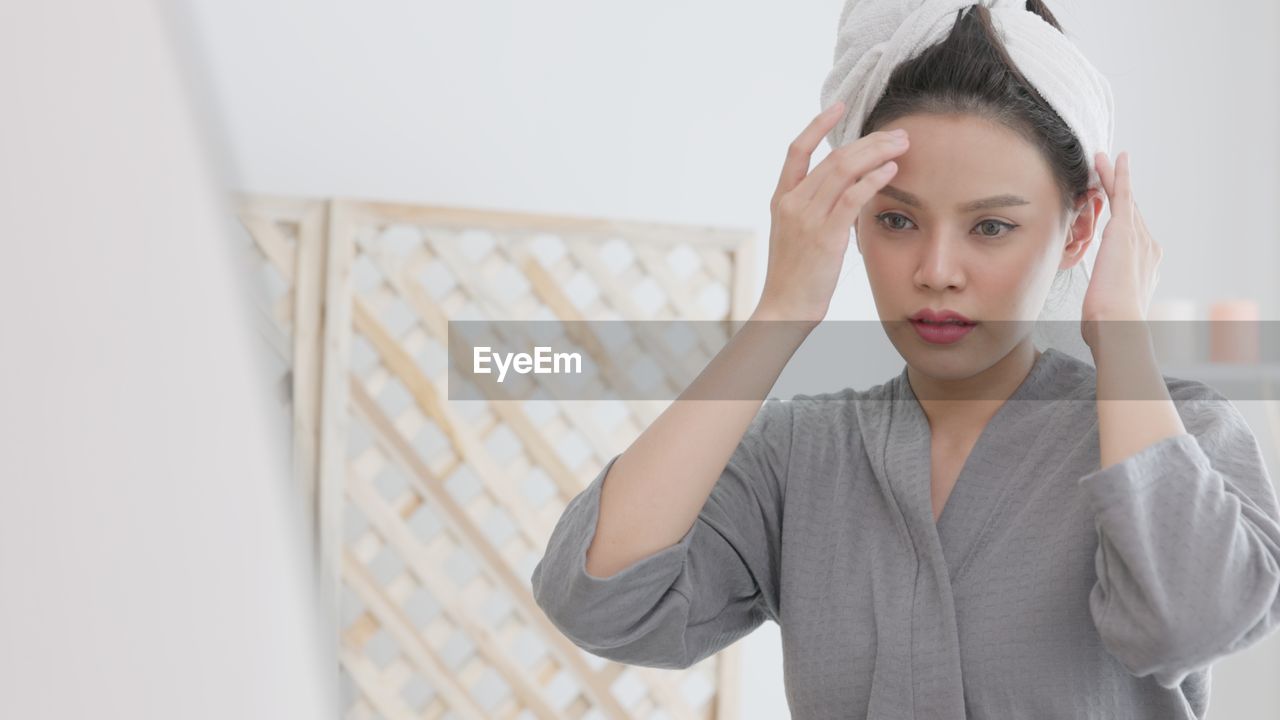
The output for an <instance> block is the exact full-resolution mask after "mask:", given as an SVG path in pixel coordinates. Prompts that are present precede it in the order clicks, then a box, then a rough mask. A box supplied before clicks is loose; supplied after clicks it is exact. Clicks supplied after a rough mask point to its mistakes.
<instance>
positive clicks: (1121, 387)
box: [1091, 321, 1187, 468]
mask: <svg viewBox="0 0 1280 720" xmlns="http://www.w3.org/2000/svg"><path fill="white" fill-rule="evenodd" d="M1091 349H1092V351H1093V359H1094V365H1095V366H1096V367H1097V373H1098V374H1097V383H1098V388H1097V390H1098V400H1097V403H1098V443H1099V449H1100V453H1101V465H1100V467H1103V468H1106V467H1110V466H1111V465H1113V464H1115V463H1118V462H1120V461H1122V460H1124V459H1125V458H1127V457H1130V456H1132V455H1134V454H1136V453H1137V452H1138V451H1140V450H1142V449H1143V448H1146V447H1148V446H1150V445H1152V444H1154V443H1156V442H1159V441H1160V440H1163V439H1165V438H1169V437H1173V436H1175V435H1181V434H1184V433H1186V432H1187V430H1186V428H1185V427H1184V426H1183V423H1182V418H1181V417H1180V416H1179V415H1178V409H1177V407H1175V406H1174V404H1173V400H1172V398H1170V397H1169V390H1168V388H1167V387H1166V385H1165V381H1164V378H1163V377H1162V376H1161V374H1160V368H1159V366H1158V364H1157V362H1156V356H1155V348H1154V347H1153V345H1152V342H1151V334H1150V330H1149V328H1147V326H1146V324H1145V323H1143V322H1138V321H1115V322H1105V321H1104V322H1100V323H1099V326H1098V330H1097V335H1096V336H1095V339H1094V341H1093V343H1092V345H1091Z"/></svg>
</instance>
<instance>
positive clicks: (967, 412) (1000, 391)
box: [907, 338, 1042, 430]
mask: <svg viewBox="0 0 1280 720" xmlns="http://www.w3.org/2000/svg"><path fill="white" fill-rule="evenodd" d="M1041 354H1042V353H1040V351H1038V350H1036V347H1035V345H1034V344H1033V343H1032V342H1031V340H1030V339H1029V338H1024V339H1023V340H1022V341H1021V342H1019V343H1018V344H1017V345H1016V346H1014V348H1013V350H1010V351H1009V353H1008V354H1007V355H1005V356H1004V357H1003V358H1001V359H1000V360H998V361H997V362H996V363H995V364H994V365H992V366H991V367H989V368H986V369H985V370H982V371H981V372H978V373H976V374H974V375H970V376H969V377H965V378H958V379H947V378H936V377H931V376H929V375H926V374H925V373H923V372H921V371H918V370H916V369H915V368H914V367H912V366H910V365H908V366H907V379H908V380H909V381H910V383H911V389H912V391H913V392H914V393H915V395H916V399H917V401H918V402H919V403H920V407H921V408H922V409H923V410H924V414H925V417H926V418H928V420H929V426H930V427H931V428H934V429H935V430H936V429H940V428H944V429H945V428H957V429H963V428H970V429H976V430H980V429H981V428H982V427H983V426H985V425H986V421H987V420H989V419H990V418H991V416H992V415H995V413H996V411H997V410H999V409H1000V406H1001V405H1003V404H1004V402H1005V400H1007V399H1008V398H1009V396H1010V395H1013V393H1014V391H1016V390H1017V389H1018V386H1019V385H1021V384H1022V381H1023V380H1026V378H1027V375H1028V374H1029V373H1030V372H1031V368H1032V367H1033V366H1034V365H1035V363H1036V360H1037V359H1039V357H1040V355H1041ZM925 398H927V399H925Z"/></svg>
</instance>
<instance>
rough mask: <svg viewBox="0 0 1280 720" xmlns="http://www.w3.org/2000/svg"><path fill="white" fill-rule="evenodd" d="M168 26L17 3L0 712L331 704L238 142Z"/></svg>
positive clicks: (0, 152) (236, 710)
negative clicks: (224, 148) (209, 124)
mask: <svg viewBox="0 0 1280 720" xmlns="http://www.w3.org/2000/svg"><path fill="white" fill-rule="evenodd" d="M169 21H170V18H169V16H168V15H167V11H165V9H164V6H162V5H160V4H153V3H152V2H147V1H143V0H122V1H121V2H112V3H94V2H62V1H56V0H50V1H48V2H37V3H8V4H6V6H5V9H4V10H3V12H0V92H3V98H4V99H3V103H4V111H3V112H0V232H2V233H3V243H4V246H3V247H4V255H3V258H2V259H0V338H3V340H2V342H3V348H4V351H3V355H0V358H2V359H0V577H2V578H3V580H2V581H0V583H2V584H3V589H2V590H0V717H3V718H41V719H42V720H44V719H48V718H57V719H62V718H66V719H68V720H70V719H72V718H75V719H76V720H81V719H83V718H107V719H109V720H115V719H116V718H121V719H123V718H128V719H129V720H151V719H155V720H161V719H163V720H174V719H175V718H183V719H184V720H185V719H188V718H209V719H210V720H213V719H215V718H216V719H217V720H230V719H232V718H234V719H235V720H245V719H248V718H264V719H265V718H270V719H271V720H281V719H284V718H299V719H303V718H305V719H306V720H316V719H317V718H331V717H336V714H335V713H334V712H333V710H332V708H333V707H335V705H334V704H332V703H331V700H330V699H331V696H333V695H336V690H335V688H334V682H332V680H331V679H332V678H336V677H337V672H336V667H337V666H336V660H335V659H334V658H333V657H332V655H331V654H329V649H330V648H329V642H328V641H327V640H326V634H327V633H328V630H327V628H326V627H325V625H324V623H323V621H322V620H321V615H322V613H321V611H320V608H319V607H317V606H316V604H315V603H316V600H315V597H316V594H315V593H314V592H313V588H312V578H311V576H310V573H311V565H310V559H309V554H308V553H309V549H308V547H307V543H306V542H305V540H304V537H305V531H304V526H303V525H302V517H301V514H300V513H301V507H300V505H301V504H302V503H301V501H300V500H299V499H298V498H296V497H294V496H293V495H292V494H291V492H290V490H291V485H290V482H289V479H288V473H287V471H286V460H285V457H284V456H283V453H284V452H285V449H286V447H287V439H286V438H285V437H283V436H282V435H281V433H280V431H279V429H278V428H276V426H275V424H274V423H273V421H272V418H274V417H275V415H274V413H275V412H276V410H275V409H274V408H273V407H272V405H271V399H270V398H271V397H272V395H271V389H270V388H269V387H268V386H267V382H266V377H265V374H264V370H265V363H264V362H263V360H262V359H261V358H259V357H258V356H257V353H260V352H263V351H264V350H265V345H261V344H260V342H259V341H258V340H257V338H256V337H255V336H254V335H253V334H252V332H253V331H252V327H253V326H252V325H251V323H250V321H249V315H248V314H247V312H248V311H247V307H248V305H247V300H246V298H245V294H246V293H245V291H244V288H243V286H242V283H244V282H245V279H244V278H243V277H241V276H239V275H238V274H237V271H235V270H233V264H232V259H231V254H230V249H231V243H230V241H229V239H228V238H229V235H228V230H229V227H230V225H229V223H230V222H231V219H230V217H231V216H230V215H229V213H227V212H226V210H225V209H224V207H223V205H222V203H223V202H224V195H223V188H222V186H221V178H220V177H219V176H218V174H217V173H216V172H215V168H214V166H215V165H216V164H217V163H218V159H219V155H218V153H219V152H221V149H215V150H214V151H213V152H210V151H209V150H208V149H206V147H205V145H204V141H205V139H206V138H205V135H204V131H203V129H202V122H203V121H204V120H205V118H203V117H202V114H203V113H204V112H206V111H207V108H205V107H203V106H202V105H201V103H202V102H203V100H202V98H201V96H200V94H199V92H198V90H197V88H198V85H195V84H193V83H192V82H191V79H190V78H189V77H187V76H186V75H185V74H184V72H185V71H187V70H190V68H189V67H187V66H184V65H182V63H183V62H184V61H185V60H186V58H187V57H188V56H189V55H191V53H190V50H189V48H187V47H186V46H184V45H183V43H184V42H185V38H182V37H177V36H171V33H173V32H174V30H175V26H173V25H170V24H169ZM331 668H332V669H333V671H332V672H331V671H330V669H331Z"/></svg>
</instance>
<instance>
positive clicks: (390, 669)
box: [236, 195, 753, 720]
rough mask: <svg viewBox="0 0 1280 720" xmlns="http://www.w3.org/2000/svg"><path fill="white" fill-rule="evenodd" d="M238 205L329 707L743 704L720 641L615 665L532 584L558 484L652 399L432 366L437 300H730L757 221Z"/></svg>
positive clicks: (726, 310)
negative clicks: (314, 568)
mask: <svg viewBox="0 0 1280 720" xmlns="http://www.w3.org/2000/svg"><path fill="white" fill-rule="evenodd" d="M236 201H237V212H238V214H239V218H240V221H241V223H242V226H243V228H244V229H245V230H247V232H248V236H249V237H250V239H251V240H252V242H251V243H250V244H249V245H250V246H251V247H252V248H254V249H255V250H256V252H257V253H258V255H259V257H258V259H259V262H260V266H261V267H262V269H263V272H264V275H265V279H266V280H265V283H264V285H265V292H264V294H263V295H262V296H261V297H260V302H259V305H260V307H261V310H262V314H263V317H264V318H269V321H268V322H266V323H263V327H262V330H263V332H264V334H265V336H266V337H267V338H268V340H269V341H270V342H271V345H272V347H274V348H275V349H276V351H277V355H278V357H279V358H280V363H281V364H280V370H281V387H282V388H283V389H285V390H286V393H285V395H286V397H287V399H288V400H290V401H291V402H290V404H289V405H288V407H289V409H290V411H291V412H290V416H291V418H292V428H291V431H292V437H293V467H294V470H295V475H294V477H295V481H296V482H297V483H298V484H299V486H300V489H301V490H303V495H302V496H303V497H305V498H307V500H308V502H310V503H311V504H312V505H311V509H312V511H313V514H314V517H315V520H316V525H315V533H316V537H315V544H316V548H317V562H318V565H319V571H320V577H321V578H322V579H323V581H324V582H323V585H324V587H322V588H321V592H322V594H323V595H324V599H325V602H326V605H327V607H329V608H330V612H331V613H332V619H333V623H334V628H335V632H334V642H335V643H336V650H337V654H338V657H339V659H340V662H339V666H340V667H339V668H338V676H337V678H336V679H337V681H338V682H339V683H340V684H341V686H342V703H343V707H344V713H345V717H348V718H388V719H390V720H398V719H399V718H436V717H460V718H513V717H519V718H526V717H528V718H532V717H539V718H580V717H610V718H651V717H653V718H657V717H663V718H677V719H685V718H689V719H691V718H699V719H704V718H718V719H724V718H733V717H736V716H737V712H736V708H735V707H734V706H733V698H734V697H735V694H736V687H737V686H736V680H735V678H736V675H737V665H736V660H737V653H738V647H737V646H736V645H734V646H730V647H729V648H727V649H726V650H724V651H722V652H720V653H718V654H717V655H715V656H712V657H710V658H707V659H706V660H704V661H703V662H701V663H699V664H697V665H696V666H694V667H692V668H690V669H688V670H684V671H670V670H659V669H653V668H641V667H633V666H628V665H622V664H618V663H613V662H610V661H607V660H604V659H601V658H598V657H596V656H593V655H590V654H589V653H586V652H584V651H582V650H580V649H578V648H577V647H576V646H574V645H573V644H572V643H571V642H570V641H569V640H568V639H566V638H565V637H563V636H562V635H561V634H560V633H559V632H558V631H557V630H556V629H555V627H554V626H553V625H551V623H550V621H549V620H548V619H547V618H546V617H545V615H544V614H543V613H542V611H541V609H540V608H538V607H537V605H535V604H534V601H533V597H532V593H531V590H530V586H529V576H530V574H531V573H532V571H533V566H534V564H535V563H536V562H537V560H538V558H539V557H540V556H541V553H542V551H543V549H544V548H545V545H546V541H547V538H548V537H549V535H550V533H551V529H552V527H553V525H554V524H555V521H556V519H557V518H558V517H559V515H560V513H561V512H562V511H563V509H564V506H565V504H566V503H567V502H568V500H569V499H570V498H572V497H573V496H574V495H575V494H577V493H578V492H579V491H580V490H581V489H582V488H583V487H584V486H585V484H586V483H587V482H588V481H590V480H591V478H592V477H594V475H595V474H596V473H597V472H599V470H600V468H601V467H602V465H603V463H604V462H605V461H606V460H607V459H608V458H609V457H610V456H611V455H613V454H615V453H617V452H620V451H621V450H622V449H624V448H625V447H626V446H627V445H628V444H629V443H630V442H631V441H632V440H633V439H634V438H635V437H636V436H637V435H638V434H639V433H640V432H641V431H642V430H643V428H644V427H646V426H647V425H648V423H649V422H651V421H652V420H653V419H654V418H655V417H657V415H658V414H659V413H661V411H662V410H663V408H664V407H665V406H666V404H667V402H666V401H629V400H623V401H617V402H608V401H603V400H601V401H590V402H588V401H573V402H563V401H554V402H553V401H543V402H500V403H497V402H485V401H467V402H452V403H451V402H449V401H448V399H447V397H446V393H445V388H446V384H445V378H446V375H447V358H446V348H447V338H448V333H447V323H448V320H450V319H454V320H459V319H471V320H480V319H498V320H565V321H571V320H608V319H627V320H664V319H681V320H728V319H744V318H745V316H746V314H747V313H748V312H749V309H750V306H749V305H748V302H749V301H750V300H751V298H750V297H748V295H747V294H748V292H749V283H750V277H749V275H750V272H751V262H752V259H751V250H752V244H753V241H752V237H751V233H750V232H747V231H739V230H721V229H716V228H707V227H683V226H673V225H654V224H644V223H635V222H618V221H603V220H589V219H578V218H567V217H554V216H546V215H534V214H526V213H512V212H492V211H478V210H462V209H452V208H436V207H423V206H410V205H403V204H387V203H373V202H362V201H352V200H308V199H289V198H274V197H262V196H248V195H242V196H237V198H236ZM504 327H511V325H504ZM717 327H723V328H724V330H723V331H717V330H715V328H717ZM699 328H700V331H701V334H700V336H699V339H698V341H699V342H700V343H701V344H702V348H701V349H700V354H701V355H702V356H704V357H710V356H711V355H714V353H715V352H716V351H718V350H719V348H720V347H721V346H723V344H724V343H725V342H726V341H727V340H728V337H729V332H730V326H729V325H728V324H727V323H726V324H723V325H717V324H715V323H702V324H700V325H699ZM620 356H625V350H623V351H622V354H620ZM611 359H612V361H613V362H614V363H615V364H619V360H618V358H617V357H614V358H611ZM669 369H672V370H674V369H675V368H669ZM680 372H681V373H682V374H683V373H687V370H680ZM673 396H674V393H673ZM603 418H608V420H605V419H603Z"/></svg>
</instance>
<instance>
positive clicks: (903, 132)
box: [889, 128, 907, 138]
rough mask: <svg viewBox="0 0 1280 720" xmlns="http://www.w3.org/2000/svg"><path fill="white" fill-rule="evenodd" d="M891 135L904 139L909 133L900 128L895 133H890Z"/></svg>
mask: <svg viewBox="0 0 1280 720" xmlns="http://www.w3.org/2000/svg"><path fill="white" fill-rule="evenodd" d="M889 134H890V135H897V136H898V137H902V138H904V137H906V136H907V131H906V130H903V129H902V128H898V129H896V130H894V131H893V132H891V133H889Z"/></svg>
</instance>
